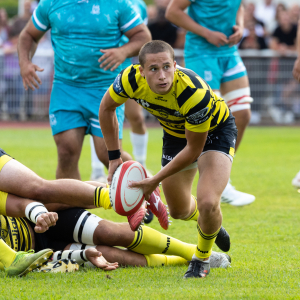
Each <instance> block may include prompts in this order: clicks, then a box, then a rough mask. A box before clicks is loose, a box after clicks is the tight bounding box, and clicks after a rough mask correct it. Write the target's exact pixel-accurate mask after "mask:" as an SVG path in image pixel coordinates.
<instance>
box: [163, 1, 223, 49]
mask: <svg viewBox="0 0 300 300" xmlns="http://www.w3.org/2000/svg"><path fill="white" fill-rule="evenodd" d="M190 4H191V3H190V1H189V0H171V2H170V3H169V5H168V7H167V11H166V18H167V19H168V20H169V21H170V22H172V23H174V24H175V25H177V26H179V27H182V28H184V29H185V30H188V31H190V32H193V33H195V34H197V35H199V36H202V37H204V38H205V39H206V40H207V41H208V42H209V43H211V44H213V45H215V46H217V47H220V45H225V44H227V43H228V39H227V37H226V35H225V34H223V33H222V32H218V31H211V30H209V29H208V28H205V27H203V26H201V25H200V24H198V23H196V22H195V21H194V20H193V19H192V18H191V17H190V16H188V15H187V14H186V13H185V12H184V10H185V9H186V8H187V7H188V6H190Z"/></svg>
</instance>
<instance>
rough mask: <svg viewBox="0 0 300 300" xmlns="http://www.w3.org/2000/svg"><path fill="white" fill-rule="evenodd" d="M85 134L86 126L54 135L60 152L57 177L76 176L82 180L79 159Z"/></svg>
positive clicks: (75, 177)
mask: <svg viewBox="0 0 300 300" xmlns="http://www.w3.org/2000/svg"><path fill="white" fill-rule="evenodd" d="M84 135H85V127H80V128H75V129H71V130H67V131H63V132H61V133H58V134H56V135H54V140H55V143H56V146H57V154H58V165H57V170H56V178H74V179H79V180H80V174H79V169H78V161H79V157H80V153H81V149H82V144H83V139H84Z"/></svg>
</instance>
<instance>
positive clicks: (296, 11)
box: [289, 4, 300, 26]
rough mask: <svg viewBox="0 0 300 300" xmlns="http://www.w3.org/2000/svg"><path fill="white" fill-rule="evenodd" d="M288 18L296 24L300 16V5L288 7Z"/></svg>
mask: <svg viewBox="0 0 300 300" xmlns="http://www.w3.org/2000/svg"><path fill="white" fill-rule="evenodd" d="M289 16H290V20H291V22H292V23H293V24H294V25H296V26H297V25H298V20H299V17H300V6H299V5H298V4H294V5H292V6H291V7H290V9H289Z"/></svg>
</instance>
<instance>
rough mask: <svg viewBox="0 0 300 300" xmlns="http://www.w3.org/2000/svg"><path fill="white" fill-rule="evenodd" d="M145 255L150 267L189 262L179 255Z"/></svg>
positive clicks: (178, 264)
mask: <svg viewBox="0 0 300 300" xmlns="http://www.w3.org/2000/svg"><path fill="white" fill-rule="evenodd" d="M144 256H145V258H146V260H147V266H148V267H162V266H180V265H186V264H187V260H185V259H184V258H182V257H179V256H168V255H162V254H149V255H144Z"/></svg>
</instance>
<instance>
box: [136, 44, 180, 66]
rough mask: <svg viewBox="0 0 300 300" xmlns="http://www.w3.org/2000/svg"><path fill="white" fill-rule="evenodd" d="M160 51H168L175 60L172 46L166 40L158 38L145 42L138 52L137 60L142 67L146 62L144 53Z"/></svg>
mask: <svg viewBox="0 0 300 300" xmlns="http://www.w3.org/2000/svg"><path fill="white" fill-rule="evenodd" d="M160 52H169V53H170V54H171V58H172V59H173V60H175V55H174V50H173V48H172V47H171V46H170V45H169V44H168V43H166V42H164V41H160V40H154V41H151V42H148V43H146V44H145V45H144V46H143V47H142V48H141V50H140V53H139V62H140V65H141V66H142V67H144V65H145V62H146V54H148V53H149V54H153V53H160Z"/></svg>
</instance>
